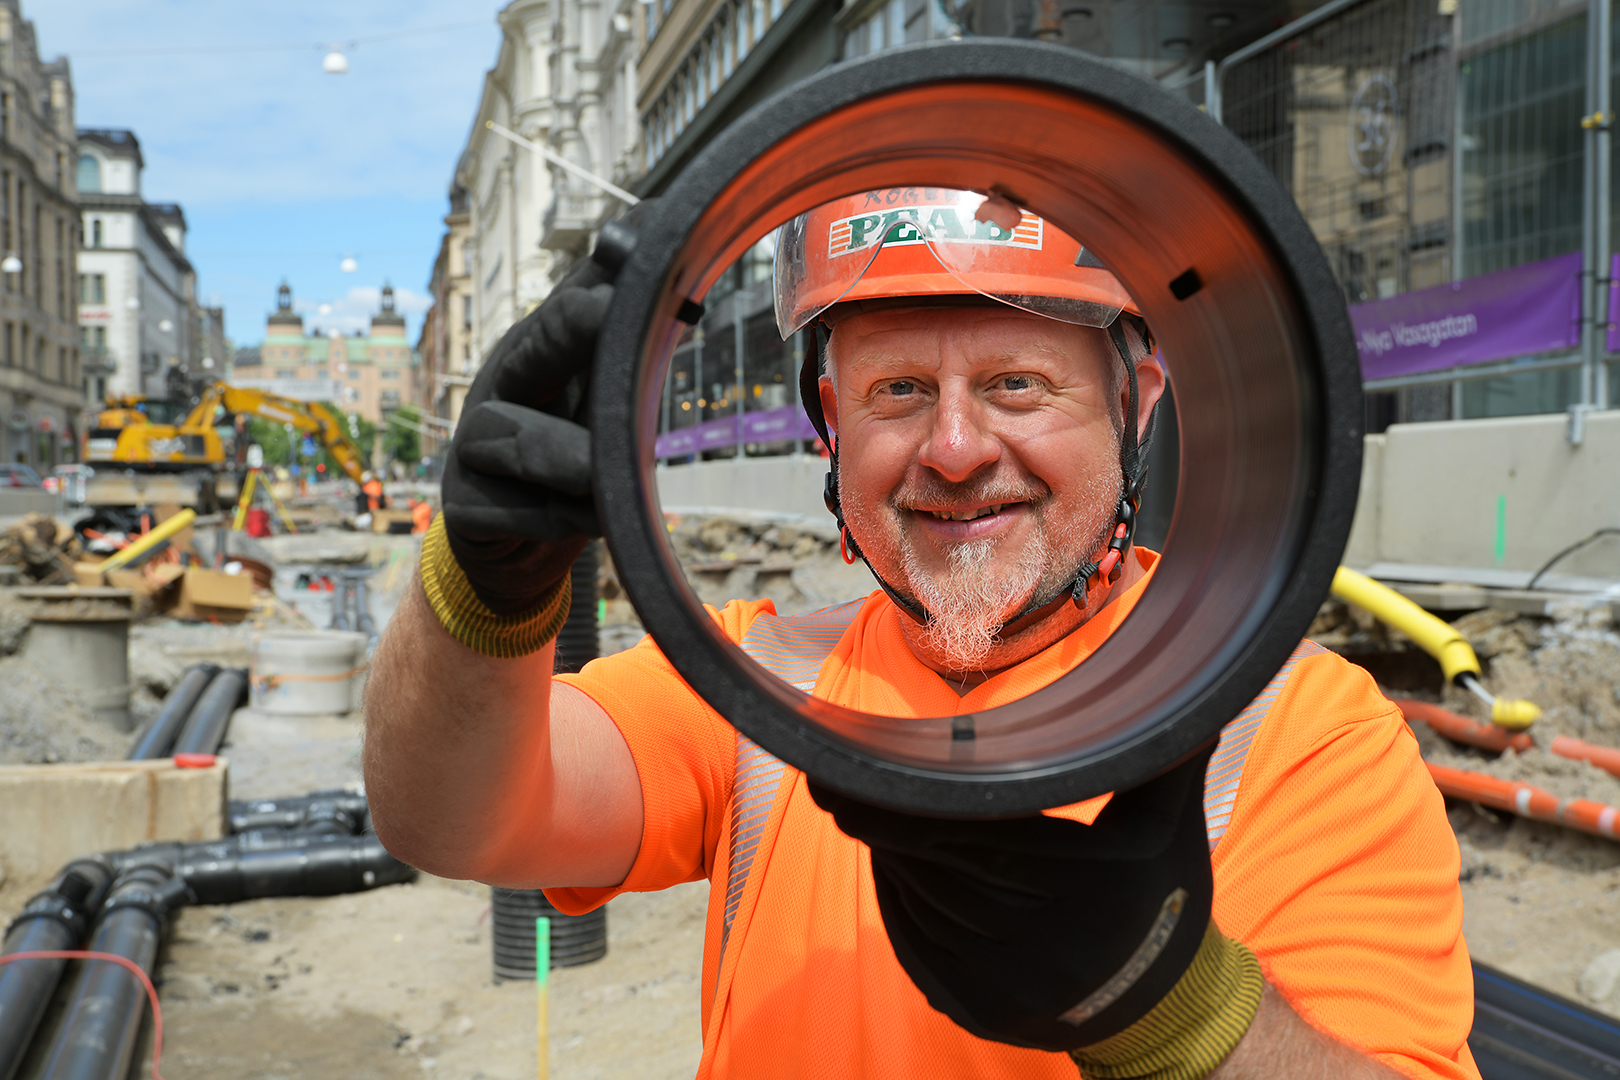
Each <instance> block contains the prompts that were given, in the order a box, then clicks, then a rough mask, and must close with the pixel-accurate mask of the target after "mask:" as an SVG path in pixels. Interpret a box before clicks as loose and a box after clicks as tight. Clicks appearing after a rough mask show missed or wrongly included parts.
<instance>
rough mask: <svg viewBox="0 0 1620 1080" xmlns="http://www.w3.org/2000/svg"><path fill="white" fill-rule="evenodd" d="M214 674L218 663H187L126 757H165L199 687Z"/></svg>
mask: <svg viewBox="0 0 1620 1080" xmlns="http://www.w3.org/2000/svg"><path fill="white" fill-rule="evenodd" d="M218 674H219V665H218V664H193V665H191V666H190V667H188V668H187V669H186V670H185V672H184V673H183V674H182V675H181V676H180V679H179V681H177V682H176V683H175V684H174V686H173V687H172V688H171V689H170V690H169V694H168V696H167V697H165V698H164V699H163V707H162V708H161V709H159V710H158V714H157V716H155V717H153V719H152V722H151V723H150V724H148V725H147V726H146V730H145V731H143V732H141V734H140V737H139V738H137V739H136V740H135V747H134V749H132V750H130V752H129V760H130V761H151V760H153V759H155V758H165V757H168V756H169V754H170V753H172V752H173V750H174V743H175V740H176V739H177V738H179V736H180V731H181V729H182V728H184V727H185V725H186V719H187V718H188V717H189V716H190V715H191V710H192V709H193V708H195V707H196V705H197V699H198V698H200V697H202V696H203V691H204V690H206V689H208V684H209V683H210V682H212V681H213V680H214V676H216V675H218Z"/></svg>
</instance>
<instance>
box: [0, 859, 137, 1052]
mask: <svg viewBox="0 0 1620 1080" xmlns="http://www.w3.org/2000/svg"><path fill="white" fill-rule="evenodd" d="M112 880H113V868H112V866H111V864H110V863H107V862H105V861H102V860H97V859H80V860H78V861H76V862H72V863H69V864H68V865H67V867H66V868H64V869H63V871H62V872H61V874H59V875H58V876H57V878H56V880H55V881H53V882H52V883H51V885H50V888H48V889H46V890H45V891H44V892H42V893H39V894H38V895H36V896H34V897H33V898H32V899H31V900H29V901H28V903H27V904H25V905H24V906H23V909H22V912H21V913H20V914H19V915H18V916H17V917H16V918H15V919H13V920H12V921H11V925H10V926H9V927H8V928H7V929H6V937H5V944H4V946H3V947H0V955H9V954H11V953H20V952H36V951H38V952H51V951H56V950H61V949H76V948H78V946H79V942H81V941H83V940H84V933H85V930H86V929H87V928H88V926H89V921H90V916H91V914H92V913H94V912H95V911H96V909H97V908H99V907H100V906H101V902H102V900H103V898H104V897H105V896H106V895H107V888H108V886H109V885H111V884H112ZM66 966H67V961H66V960H17V961H14V962H12V963H10V964H6V965H4V966H0V1080H13V1077H15V1076H16V1075H17V1067H18V1066H19V1065H21V1064H22V1060H23V1057H24V1055H25V1054H27V1052H28V1044H29V1043H30V1042H31V1041H32V1040H33V1038H34V1032H35V1031H36V1030H38V1028H39V1022H40V1019H41V1018H42V1017H44V1015H45V1009H46V1007H47V1006H49V1005H50V1002H51V997H52V995H54V994H55V993H56V984H57V983H59V982H60V981H61V979H62V971H63V969H64V968H65V967H66Z"/></svg>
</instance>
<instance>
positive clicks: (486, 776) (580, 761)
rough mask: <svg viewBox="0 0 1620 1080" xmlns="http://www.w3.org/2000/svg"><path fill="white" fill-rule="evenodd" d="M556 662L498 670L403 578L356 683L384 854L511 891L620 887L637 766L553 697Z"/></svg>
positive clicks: (637, 801) (601, 719) (601, 727)
mask: <svg viewBox="0 0 1620 1080" xmlns="http://www.w3.org/2000/svg"><path fill="white" fill-rule="evenodd" d="M552 663H553V647H552V646H551V645H547V646H546V647H545V648H543V649H541V650H539V651H537V652H535V653H533V654H531V655H529V656H525V657H520V658H518V659H513V660H495V659H491V658H489V657H486V656H482V655H480V654H478V653H476V652H474V651H473V650H471V649H469V648H467V647H466V646H464V645H462V644H460V643H459V642H457V641H456V640H455V639H454V638H452V637H451V636H450V635H449V634H448V633H446V632H445V630H444V628H443V627H442V626H441V625H440V624H439V620H438V618H437V617H436V616H434V614H433V611H432V609H431V608H430V607H429V606H428V603H427V598H426V597H425V596H424V595H423V593H422V587H421V583H420V582H419V581H416V580H413V581H412V583H411V586H410V588H409V590H408V591H407V592H406V595H405V598H404V599H403V600H402V601H401V603H400V606H399V610H398V611H397V612H395V614H394V617H393V618H392V619H391V620H390V621H389V624H388V631H387V633H386V634H385V635H384V636H383V639H382V642H381V643H380V644H379V646H378V648H377V655H376V657H375V658H374V659H373V661H372V667H371V674H370V676H369V678H367V680H366V743H365V754H364V761H365V775H366V791H367V795H368V797H369V800H370V803H371V810H372V819H373V821H374V822H375V823H376V826H377V835H378V836H379V837H380V838H381V839H382V840H383V842H384V843H385V844H387V845H388V848H389V850H390V851H392V852H394V854H396V855H398V856H399V857H400V858H402V859H404V860H405V861H406V862H409V863H411V864H412V865H414V866H417V867H420V868H421V869H423V870H427V871H429V872H430V873H434V874H439V875H441V876H444V877H457V878H476V879H478V880H480V881H489V882H491V883H494V884H502V885H510V886H514V887H534V886H537V885H614V884H617V883H618V882H619V881H621V880H623V877H624V874H625V872H626V871H628V869H629V867H630V865H631V863H632V862H633V861H634V859H635V854H636V851H637V849H638V847H639V844H640V829H641V791H640V787H639V784H638V782H637V778H636V772H635V765H634V762H633V761H632V760H631V758H630V754H629V750H628V748H627V747H626V746H625V744H624V740H623V738H622V737H621V736H620V735H619V734H618V730H617V728H616V727H615V726H614V725H613V722H612V721H611V720H610V719H609V718H608V717H607V714H606V713H603V712H602V711H601V709H600V708H598V707H597V706H596V705H595V703H594V702H591V701H590V699H589V698H587V697H585V696H584V695H583V694H580V693H579V692H578V691H576V690H572V689H570V688H567V687H562V686H556V687H553V685H552V682H551V671H552ZM554 698H555V701H554V700H553V699H554Z"/></svg>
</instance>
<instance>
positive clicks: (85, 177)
mask: <svg viewBox="0 0 1620 1080" xmlns="http://www.w3.org/2000/svg"><path fill="white" fill-rule="evenodd" d="M79 190H80V191H87V192H92V193H94V192H99V191H100V190H101V162H99V161H97V160H96V159H95V156H94V155H92V154H80V155H79Z"/></svg>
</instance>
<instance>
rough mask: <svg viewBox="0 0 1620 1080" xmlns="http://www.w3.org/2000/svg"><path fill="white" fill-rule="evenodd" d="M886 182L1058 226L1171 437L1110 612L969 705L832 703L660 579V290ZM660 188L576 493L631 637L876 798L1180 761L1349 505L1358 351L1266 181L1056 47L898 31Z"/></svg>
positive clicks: (672, 337)
mask: <svg viewBox="0 0 1620 1080" xmlns="http://www.w3.org/2000/svg"><path fill="white" fill-rule="evenodd" d="M905 186H937V187H952V188H971V189H974V190H979V191H988V190H996V191H1000V192H1003V193H1005V194H1007V195H1008V196H1009V197H1011V198H1012V199H1014V200H1015V201H1016V202H1019V203H1021V204H1023V205H1026V206H1028V207H1030V208H1031V209H1032V210H1034V211H1035V212H1037V213H1039V214H1041V215H1042V216H1044V217H1046V218H1047V219H1049V220H1051V221H1052V222H1053V223H1054V224H1056V225H1057V226H1059V227H1060V228H1063V229H1064V230H1066V231H1068V232H1069V233H1071V234H1072V235H1077V236H1082V237H1084V239H1085V242H1086V245H1087V246H1088V248H1091V249H1093V250H1095V251H1096V252H1097V253H1098V255H1099V256H1100V257H1101V258H1102V260H1103V261H1104V262H1105V263H1106V264H1107V265H1108V266H1109V267H1110V268H1111V269H1112V270H1114V272H1115V273H1116V274H1117V275H1118V276H1119V278H1120V279H1121V281H1122V282H1123V283H1124V284H1125V286H1126V288H1128V289H1129V290H1130V292H1131V293H1132V295H1133V296H1134V297H1135V298H1136V299H1137V301H1138V302H1139V303H1140V304H1141V306H1142V309H1143V311H1144V313H1145V314H1146V316H1147V318H1148V321H1149V322H1150V323H1151V324H1152V326H1153V328H1154V331H1155V333H1156V334H1157V336H1158V339H1159V341H1160V343H1161V345H1162V347H1163V351H1164V355H1165V356H1166V357H1167V359H1168V364H1169V368H1170V372H1171V378H1172V381H1173V383H1174V386H1175V391H1176V394H1175V397H1176V401H1177V408H1178V419H1179V423H1180V431H1181V446H1182V451H1181V476H1180V485H1179V494H1178V498H1177V504H1176V508H1175V516H1174V519H1173V522H1172V525H1171V530H1170V535H1169V538H1168V540H1167V541H1166V543H1165V549H1164V553H1163V555H1164V557H1163V559H1162V561H1161V563H1160V565H1159V567H1158V569H1157V570H1156V571H1155V574H1154V577H1153V580H1152V581H1151V583H1150V584H1149V587H1148V588H1147V589H1146V590H1145V591H1144V593H1143V594H1142V597H1141V600H1140V602H1139V603H1138V604H1137V605H1136V608H1135V609H1134V611H1133V612H1132V613H1131V615H1130V616H1129V617H1128V618H1127V619H1126V620H1125V621H1124V622H1123V624H1122V625H1121V626H1120V627H1119V628H1118V629H1117V630H1116V631H1115V632H1114V633H1113V634H1112V635H1111V636H1110V637H1109V638H1108V639H1107V640H1106V641H1105V642H1104V643H1103V644H1102V646H1101V647H1100V648H1098V649H1097V651H1096V652H1095V653H1093V654H1092V655H1091V656H1090V657H1089V658H1087V659H1086V661H1085V662H1084V663H1082V664H1080V665H1079V666H1078V667H1076V668H1075V669H1074V670H1073V671H1071V672H1070V673H1069V674H1067V675H1065V676H1064V677H1063V678H1061V679H1059V680H1058V681H1057V682H1055V683H1053V684H1052V685H1050V686H1048V687H1046V688H1045V689H1043V690H1041V691H1039V692H1037V693H1035V694H1032V695H1030V696H1029V697H1026V698H1024V699H1022V700H1020V701H1018V702H1015V703H1013V704H1009V705H1004V706H1001V707H999V708H995V709H990V710H986V711H984V712H980V713H977V714H974V715H973V716H972V717H971V718H969V719H970V723H967V724H964V723H963V720H962V718H960V717H958V718H956V722H955V723H954V724H953V722H952V720H951V719H950V718H938V719H924V720H915V719H906V720H900V719H895V718H890V717H878V716H871V715H867V714H864V713H859V712H854V711H852V710H849V709H844V708H840V707H837V706H834V705H831V704H828V703H827V702H824V701H818V700H815V699H812V698H811V697H809V696H807V695H805V694H802V693H800V692H798V691H797V690H794V689H792V688H791V687H789V686H787V685H786V684H785V683H782V682H780V681H778V680H776V679H774V678H772V677H771V676H769V675H767V674H765V673H764V671H763V669H761V668H758V667H756V666H755V665H754V664H753V663H752V662H751V661H749V660H748V659H746V658H745V657H744V655H743V653H742V652H741V651H740V650H739V649H738V648H737V647H736V646H734V645H732V644H731V643H730V642H729V641H727V640H726V639H725V638H724V637H723V636H722V634H721V633H720V632H719V629H718V628H717V627H716V625H715V624H714V622H713V621H712V620H711V619H710V618H708V617H707V616H706V615H705V614H704V612H703V609H702V607H701V606H700V604H699V603H698V601H697V598H696V597H695V596H694V595H693V593H692V591H691V590H690V589H689V588H688V587H687V585H686V583H685V579H684V578H683V576H682V574H681V571H680V569H679V567H678V566H677V564H676V561H675V558H674V554H673V552H672V550H671V548H670V546H669V543H668V539H667V535H666V532H665V528H664V523H663V517H662V514H661V512H660V509H659V504H658V494H657V487H656V484H655V481H654V472H653V439H654V436H655V434H656V420H657V411H658V404H659V401H660V398H661V394H662V390H663V386H664V380H665V376H666V373H667V371H668V365H669V358H670V356H671V354H672V353H673V350H674V346H675V344H676V341H677V339H678V337H679V334H680V331H681V330H682V329H683V326H682V324H681V323H680V322H679V321H678V320H677V318H676V315H677V312H678V311H680V310H681V307H682V305H683V303H685V302H687V301H694V300H700V299H701V298H702V297H703V295H704V294H705V293H706V292H707V291H708V289H709V287H710V285H711V284H713V282H714V281H715V280H716V279H717V278H718V277H719V275H720V274H721V273H722V272H723V271H724V270H725V268H726V267H727V266H729V265H731V264H732V263H733V262H734V261H735V260H736V259H737V258H739V257H740V256H741V255H742V254H743V253H744V252H745V251H746V250H747V248H748V247H749V245H751V244H753V243H754V242H755V241H757V240H758V239H759V238H760V237H761V236H762V235H764V234H765V232H767V231H768V230H769V228H771V227H773V226H775V225H777V224H779V223H781V222H782V221H785V220H787V219H788V218H790V217H792V216H793V215H795V214H798V213H800V212H802V211H804V210H807V209H809V208H811V207H813V206H817V205H819V204H821V203H824V202H827V201H829V200H831V199H833V198H836V197H839V196H844V195H848V194H852V193H856V192H861V191H868V190H875V189H886V188H892V187H905ZM660 203H661V204H660V205H659V206H658V207H657V208H656V210H655V212H654V213H653V214H651V215H649V217H648V219H647V220H646V222H645V223H644V225H643V227H642V228H641V229H640V233H639V237H638V239H637V242H636V245H635V247H634V250H633V251H632V252H631V254H630V256H629V258H628V259H627V261H626V262H625V265H624V267H623V269H622V271H621V273H620V276H619V279H618V288H617V293H616V295H615V297H614V301H613V306H612V309H611V310H610V312H609V315H608V321H607V325H606V327H605V330H604V333H603V335H602V338H601V341H600V346H599V350H598V354H597V362H596V368H595V375H594V380H595V381H594V386H593V398H594V401H593V405H592V424H593V453H594V455H595V457H594V461H595V469H596V484H597V500H598V505H599V508H600V510H601V516H602V522H603V525H604V528H605V531H606V534H607V541H608V545H609V547H610V549H611V550H612V553H613V559H614V563H615V565H616V567H617V568H618V572H619V575H620V577H621V580H622V581H623V582H624V585H625V589H626V591H627V592H628V593H629V595H630V599H631V601H632V602H633V603H634V604H635V607H636V610H637V611H638V612H639V613H640V614H641V617H642V619H643V620H644V622H645V623H646V625H647V627H648V629H649V630H650V631H651V633H652V635H653V637H654V638H655V639H656V641H657V642H658V645H659V646H660V648H662V650H663V651H664V653H665V655H666V656H668V658H669V660H670V661H671V663H673V664H674V666H675V668H676V670H677V671H679V672H680V674H681V676H682V677H683V678H684V679H685V680H686V681H687V683H688V684H689V685H690V686H691V687H692V688H693V689H695V690H696V691H697V692H698V693H699V694H701V695H702V696H703V697H704V698H705V699H706V700H707V701H708V702H709V703H710V704H711V705H713V706H714V707H715V708H716V709H717V710H719V712H720V713H721V714H722V715H723V716H725V717H726V718H727V719H728V720H730V721H731V723H733V724H734V725H735V726H736V727H737V728H738V730H740V731H741V732H743V733H744V734H746V735H747V736H748V737H749V738H751V739H753V740H754V741H755V742H757V743H759V744H760V745H761V746H763V747H764V748H765V749H767V750H769V751H770V752H771V753H773V754H775V755H777V756H778V757H780V758H782V759H783V760H784V761H786V762H788V763H789V764H791V765H794V766H796V767H798V768H800V769H802V770H804V771H805V772H806V773H808V774H809V775H811V776H812V777H815V778H816V779H818V780H820V781H821V782H823V783H825V784H827V785H828V786H830V787H833V788H836V789H839V790H842V791H844V792H847V793H849V794H851V795H854V796H856V797H859V798H864V799H867V800H870V801H873V802H878V803H881V804H885V805H888V806H893V807H897V808H900V809H907V810H912V811H916V812H921V813H932V814H941V815H950V816H992V815H1006V814H1014V813H1028V812H1031V811H1034V810H1038V809H1041V808H1045V807H1050V806H1058V805H1063V804H1066V803H1070V802H1074V801H1076V800H1079V799H1083V798H1087V797H1090V796H1094V795H1098V794H1101V793H1103V792H1107V791H1112V790H1118V789H1120V788H1124V787H1129V786H1132V785H1134V784H1137V783H1140V782H1141V781H1143V780H1146V779H1148V778H1149V777H1151V776H1153V775H1155V774H1157V773H1158V772H1160V771H1162V770H1164V769H1165V768H1168V767H1169V766H1171V765H1173V764H1174V763H1176V762H1177V761H1180V760H1183V759H1184V758H1185V757H1186V756H1187V755H1189V754H1191V753H1192V752H1193V751H1195V750H1196V749H1198V748H1199V747H1201V746H1202V745H1204V744H1206V743H1207V742H1208V741H1209V740H1210V739H1211V738H1213V737H1214V736H1215V734H1216V733H1217V732H1218V731H1219V729H1220V728H1221V727H1222V725H1224V724H1226V723H1227V722H1228V721H1230V720H1231V719H1232V718H1233V717H1235V716H1236V715H1237V714H1238V713H1239V712H1240V711H1241V710H1242V709H1243V708H1244V706H1246V705H1247V704H1248V703H1249V702H1250V701H1251V700H1253V698H1254V697H1255V695H1256V694H1257V693H1259V692H1260V690H1261V689H1262V688H1263V687H1264V686H1265V684H1266V683H1267V681H1268V680H1269V679H1270V678H1271V677H1272V676H1273V675H1274V674H1275V673H1276V672H1277V670H1278V668H1279V667H1280V666H1281V665H1282V664H1283V662H1284V661H1285V660H1286V659H1287V657H1288V655H1289V653H1290V652H1291V651H1292V650H1293V648H1294V647H1295V646H1296V645H1297V643H1298V642H1299V640H1300V638H1301V637H1302V636H1303V634H1304V633H1305V630H1306V628H1307V627H1308V626H1309V625H1310V621H1311V618H1312V616H1313V615H1314V613H1315V612H1316V609H1317V606H1318V604H1319V603H1320V602H1321V600H1322V598H1323V597H1324V596H1325V595H1326V594H1327V591H1328V587H1329V584H1330V582H1331V579H1332V574H1333V570H1334V568H1335V567H1336V566H1337V564H1338V561H1339V557H1340V555H1341V554H1342V553H1343V550H1344V544H1345V539H1346V537H1347V535H1348V533H1349V528H1350V520H1351V516H1352V513H1353V511H1354V508H1355V501H1356V492H1357V487H1358V483H1359V476H1360V466H1361V385H1360V379H1359V375H1358V367H1357V362H1356V355H1355V345H1354V341H1353V339H1352V336H1351V332H1350V327H1349V320H1348V318H1347V316H1346V313H1345V309H1344V303H1343V300H1342V299H1341V298H1340V294H1339V291H1338V288H1337V286H1336V285H1335V283H1334V281H1333V278H1332V275H1331V274H1330V272H1329V270H1328V266H1327V263H1326V260H1325V259H1324V257H1323V255H1322V251H1321V248H1320V247H1319V246H1318V245H1317V243H1316V240H1315V239H1314V238H1313V237H1312V235H1311V233H1310V230H1309V229H1308V228H1307V227H1306V225H1305V222H1304V221H1303V220H1302V219H1301V217H1300V215H1299V213H1298V211H1297V210H1296V209H1295V207H1294V203H1293V201H1292V200H1291V199H1290V198H1289V196H1288V194H1287V193H1286V192H1285V191H1283V189H1282V188H1281V187H1280V186H1279V185H1278V183H1277V182H1276V180H1275V179H1274V178H1273V177H1272V176H1271V175H1270V173H1268V172H1267V171H1266V169H1265V168H1264V167H1263V166H1262V165H1261V163H1260V162H1259V161H1258V160H1256V159H1255V157H1254V156H1253V155H1252V154H1251V153H1250V152H1249V151H1248V150H1247V149H1246V148H1244V147H1243V145H1242V144H1241V143H1239V142H1238V141H1237V140H1236V139H1235V138H1233V137H1232V136H1231V135H1230V134H1229V133H1228V132H1226V131H1224V130H1223V129H1221V128H1220V127H1219V126H1218V125H1216V124H1214V123H1213V122H1211V121H1210V120H1209V119H1208V118H1206V117H1205V116H1203V114H1201V113H1199V112H1197V111H1196V110H1194V109H1192V108H1191V107H1189V106H1188V105H1187V104H1186V103H1185V102H1181V101H1178V100H1175V99H1173V98H1171V97H1170V96H1168V95H1167V94H1165V93H1164V92H1163V91H1162V90H1160V89H1159V88H1158V87H1156V86H1154V85H1152V84H1150V83H1148V82H1146V81H1144V80H1142V79H1140V78H1138V77H1136V76H1134V75H1131V74H1129V73H1126V72H1123V71H1121V70H1119V69H1117V68H1114V67H1110V66H1108V65H1106V64H1104V63H1102V62H1100V61H1097V60H1091V59H1088V58H1086V57H1085V56H1083V55H1080V54H1078V53H1075V52H1073V51H1070V50H1067V49H1061V48H1058V47H1055V46H1048V45H1043V44H1038V43H1033V42H1019V41H1006V40H1002V41H983V40H979V41H964V42H946V43H939V44H932V45H922V46H915V47H908V48H904V49H900V50H896V51H894V52H891V53H884V54H880V55H878V56H875V57H872V58H869V59H866V60H861V61H855V62H852V63H845V64H839V65H837V66H835V67H833V68H831V69H829V70H828V71H826V72H823V73H822V74H819V75H817V76H815V77H814V78H811V79H808V80H806V81H805V82H802V83H799V84H797V85H796V86H794V87H792V88H791V90H789V91H786V92H784V93H782V94H780V95H778V96H776V97H775V98H772V99H771V100H770V101H767V102H765V103H764V104H762V105H760V106H759V107H757V108H756V109H754V110H753V111H752V112H750V113H749V114H747V115H746V116H744V117H743V118H742V119H741V120H739V121H738V122H737V123H736V124H734V125H733V126H732V127H730V128H729V129H727V130H726V131H725V132H724V133H723V134H722V135H721V136H720V137H719V138H717V139H716V140H715V141H714V142H713V143H712V144H710V146H709V147H708V148H707V149H705V150H704V151H703V153H702V154H700V155H699V156H698V157H697V158H696V159H695V160H694V161H693V163H692V164H691V165H690V166H689V167H688V168H686V169H685V170H684V171H683V172H682V173H681V174H680V176H679V177H678V178H677V179H676V180H675V182H674V183H673V184H672V185H671V187H670V188H669V190H668V192H667V193H666V194H665V195H664V197H663V198H662V200H661V201H660ZM1150 482H1151V480H1150ZM964 733H966V734H968V735H970V736H971V737H968V738H963V737H962V736H963V734H964ZM953 734H954V736H955V737H954V738H953Z"/></svg>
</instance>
